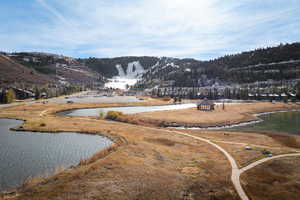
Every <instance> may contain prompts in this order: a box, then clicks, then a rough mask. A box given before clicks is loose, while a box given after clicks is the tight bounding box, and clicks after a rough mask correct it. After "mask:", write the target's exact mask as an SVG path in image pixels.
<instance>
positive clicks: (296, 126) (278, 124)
mask: <svg viewBox="0 0 300 200" xmlns="http://www.w3.org/2000/svg"><path fill="white" fill-rule="evenodd" d="M258 117H259V118H261V119H262V120H263V121H261V122H259V123H254V124H249V125H246V126H240V127H234V128H230V130H242V131H275V132H287V133H291V134H300V111H291V112H276V113H271V114H264V115H260V116H258Z"/></svg>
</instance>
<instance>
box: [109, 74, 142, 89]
mask: <svg viewBox="0 0 300 200" xmlns="http://www.w3.org/2000/svg"><path fill="white" fill-rule="evenodd" d="M137 81H138V79H134V78H124V77H120V76H115V77H113V78H111V79H108V82H107V83H105V85H104V87H106V88H115V89H123V90H126V89H127V86H132V85H134V84H136V82H137Z"/></svg>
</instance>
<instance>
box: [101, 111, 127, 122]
mask: <svg viewBox="0 0 300 200" xmlns="http://www.w3.org/2000/svg"><path fill="white" fill-rule="evenodd" d="M121 115H123V113H122V112H118V111H112V110H110V111H108V112H107V113H106V116H105V119H111V120H116V119H118V118H119V117H120V116H121Z"/></svg>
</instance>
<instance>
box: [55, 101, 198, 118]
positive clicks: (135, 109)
mask: <svg viewBox="0 0 300 200" xmlns="http://www.w3.org/2000/svg"><path fill="white" fill-rule="evenodd" d="M193 107H196V104H192V103H190V104H176V105H163V106H124V107H108V108H88V109H75V110H70V111H65V112H62V113H60V114H63V115H67V116H99V113H100V112H101V111H102V112H107V111H109V110H113V111H119V112H122V113H124V114H135V113H141V112H155V111H163V110H177V109H186V108H193Z"/></svg>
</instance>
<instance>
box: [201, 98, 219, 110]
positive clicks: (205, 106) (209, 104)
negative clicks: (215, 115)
mask: <svg viewBox="0 0 300 200" xmlns="http://www.w3.org/2000/svg"><path fill="white" fill-rule="evenodd" d="M197 109H198V110H204V111H212V110H215V103H214V102H213V101H210V100H203V101H201V102H199V103H198V104H197Z"/></svg>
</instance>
